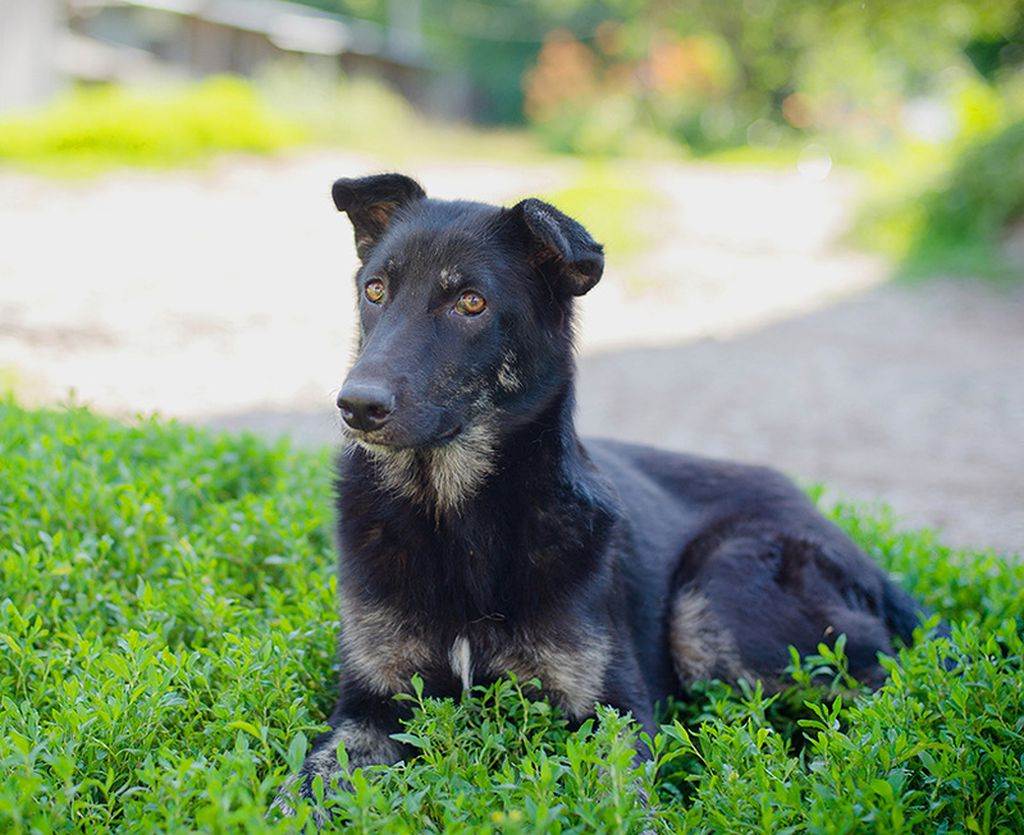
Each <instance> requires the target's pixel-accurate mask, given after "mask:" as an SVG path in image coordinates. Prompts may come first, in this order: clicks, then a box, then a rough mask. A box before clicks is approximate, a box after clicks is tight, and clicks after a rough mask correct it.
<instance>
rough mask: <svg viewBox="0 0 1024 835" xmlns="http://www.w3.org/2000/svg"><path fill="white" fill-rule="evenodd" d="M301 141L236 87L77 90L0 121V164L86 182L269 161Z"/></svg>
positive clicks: (217, 82) (293, 127) (236, 83)
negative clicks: (130, 168) (218, 158)
mask: <svg viewBox="0 0 1024 835" xmlns="http://www.w3.org/2000/svg"><path fill="white" fill-rule="evenodd" d="M303 138H304V133H303V131H302V129H301V128H300V127H299V126H298V124H297V123H296V122H293V121H290V120H288V119H285V118H283V117H282V116H280V115H279V114H278V113H276V112H274V111H273V110H272V109H271V108H269V107H268V106H267V105H266V104H265V103H264V102H263V101H262V100H261V98H260V96H259V95H258V94H257V93H256V92H255V91H254V89H253V88H252V86H251V85H250V84H248V83H247V82H245V81H242V80H241V79H236V78H226V77H218V78H211V79H208V80H206V81H203V82H200V83H198V84H192V85H188V86H181V87H173V88H165V89H156V90H141V91H138V90H128V89H125V88H121V87H113V86H105V87H95V88H78V89H75V90H73V91H72V92H70V93H68V94H66V95H64V96H63V97H61V98H60V99H58V100H57V101H56V102H54V103H53V104H50V105H48V106H47V107H45V108H44V109H42V110H41V111H38V112H34V113H27V114H21V115H17V116H12V117H8V118H4V119H2V120H0V162H2V161H8V162H14V163H17V164H20V165H25V166H30V167H33V168H38V169H44V170H46V171H51V172H57V173H71V174H78V173H83V174H84V173H92V172H94V171H97V170H102V169H104V168H108V167H110V166H117V165H134V166H152V167H165V166H171V165H180V164H182V163H191V162H195V161H198V160H203V159H206V158H208V157H210V156H211V155H213V154H216V153H220V152H224V151H244V152H248V153H269V152H271V151H276V150H278V149H280V148H283V147H287V146H288V145H291V144H294V143H296V142H299V141H301V140H302V139H303Z"/></svg>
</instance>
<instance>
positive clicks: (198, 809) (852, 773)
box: [0, 401, 1024, 833]
mask: <svg viewBox="0 0 1024 835" xmlns="http://www.w3.org/2000/svg"><path fill="white" fill-rule="evenodd" d="M328 463H329V461H328V457H327V455H326V454H308V453H299V452H295V451H293V450H291V449H289V448H288V447H286V446H283V445H279V446H267V445H265V444H263V443H261V442H258V441H256V440H254V439H251V438H244V437H243V438H237V437H234V438H232V437H223V436H214V435H210V434H207V433H204V432H201V431H198V430H195V429H190V428H186V427H182V426H178V425H174V424H166V423H161V422H157V421H151V420H143V421H140V422H138V423H137V424H136V425H133V426H124V425H121V424H118V423H114V422H112V421H109V420H106V419H102V418H99V417H96V416H94V415H92V414H90V413H88V412H87V411H84V410H80V409H67V410H56V411H28V410H25V409H22V408H20V407H18V406H17V405H15V404H14V403H13V402H10V401H7V402H0V831H3V832H15V833H20V832H52V831H57V832H90V833H93V832H104V831H109V830H118V831H126V832H142V831H164V832H179V831H202V832H240V831H246V832H262V831H291V830H293V829H294V827H295V825H296V822H295V821H292V822H287V821H285V822H281V821H268V820H267V819H266V818H265V817H264V815H265V811H266V808H267V806H268V803H269V800H270V798H271V797H272V796H273V794H274V792H275V790H276V788H277V787H278V785H279V784H280V783H281V782H282V781H283V779H284V778H285V776H286V774H287V773H288V771H289V769H290V768H294V767H295V766H297V765H298V763H299V762H300V760H301V758H302V754H303V751H304V750H305V746H306V740H308V739H310V738H311V737H312V736H313V735H314V734H315V733H317V732H318V731H319V730H320V729H321V728H322V727H323V726H322V724H321V722H322V719H323V717H324V715H325V712H326V711H327V710H328V709H329V706H330V700H331V692H330V691H331V682H332V680H334V679H335V678H336V676H337V675H338V671H337V670H336V669H335V668H334V666H333V658H334V633H335V629H336V626H337V622H336V614H335V581H334V578H333V575H332V570H331V568H332V562H333V557H332V549H331V544H330V536H329V526H330V511H329V500H328V497H329V493H330V488H329V482H328ZM834 515H835V517H836V518H837V519H838V520H839V522H840V523H841V524H842V525H843V526H844V527H846V528H847V529H848V530H849V531H850V532H851V534H852V535H853V536H854V537H855V538H856V539H857V540H858V541H859V542H860V543H861V544H862V545H863V546H864V547H865V548H867V549H868V551H870V553H872V554H873V555H874V556H875V557H877V558H878V559H879V560H880V561H881V562H882V563H883V564H884V565H885V566H886V567H887V568H889V569H890V570H892V571H893V572H895V573H896V575H897V576H898V577H899V578H900V579H901V581H902V582H903V583H904V584H906V585H907V586H908V587H909V588H911V589H912V590H913V591H914V592H915V593H916V594H918V595H919V596H920V597H921V598H922V599H923V600H925V601H926V602H927V603H929V604H930V605H932V606H934V607H935V608H936V609H937V610H938V611H940V612H941V613H942V614H943V615H945V616H947V617H948V618H949V619H950V620H951V621H953V622H954V624H955V628H954V640H955V644H956V649H955V650H953V649H950V648H949V647H948V646H946V645H944V644H942V643H935V642H932V643H924V644H921V645H918V646H915V647H914V648H912V649H909V650H905V651H903V652H902V653H901V655H900V659H899V665H898V666H896V665H893V667H892V678H891V680H890V682H889V683H888V684H887V685H886V686H885V687H884V688H883V689H882V690H881V691H879V692H878V693H876V694H874V695H867V694H863V693H862V692H860V690H859V688H858V687H857V686H856V684H855V683H854V682H851V681H849V680H848V678H847V677H845V676H844V675H843V659H842V654H841V653H838V654H831V653H829V652H822V655H821V656H820V657H815V658H809V659H803V661H802V663H801V664H800V665H797V666H795V667H794V684H793V687H792V688H790V689H788V690H786V691H785V692H783V693H782V694H781V695H780V696H778V697H775V698H766V697H764V696H763V695H762V694H760V693H758V692H756V691H755V692H750V691H746V692H740V693H737V692H733V691H731V690H729V689H728V688H726V687H724V686H723V685H719V684H710V685H708V686H706V687H704V688H702V689H701V690H700V692H698V693H696V694H694V696H693V697H692V698H691V699H689V700H688V701H687V702H686V703H685V704H680V705H677V706H676V707H675V709H674V710H673V711H672V712H670V713H669V714H667V715H666V716H665V723H666V724H665V725H664V731H663V733H662V734H661V735H659V737H658V738H657V739H656V740H655V741H653V745H654V749H655V755H656V764H657V769H655V768H653V767H651V768H647V769H642V770H640V771H639V772H635V771H634V770H633V769H632V767H631V765H630V760H631V748H630V736H631V735H632V733H633V732H634V731H633V729H632V727H631V726H630V725H629V724H628V723H627V722H626V721H625V720H624V719H622V718H621V717H618V716H616V715H614V714H611V713H602V714H601V716H600V718H599V720H598V721H597V722H594V723H592V724H589V725H588V726H587V727H586V728H585V729H584V730H583V731H581V732H579V733H569V732H567V731H566V729H565V726H564V723H563V722H562V720H561V719H560V717H559V716H558V714H557V713H556V712H555V711H554V710H553V709H551V708H550V707H549V706H548V705H546V704H544V703H543V702H532V701H530V700H528V699H527V698H525V696H524V692H525V688H524V686H523V685H520V684H517V683H515V682H511V681H503V682H500V683H499V684H498V685H496V686H494V687H493V688H492V689H491V690H489V691H486V692H480V693H477V694H476V695H475V696H474V697H473V698H470V699H465V700H463V701H461V702H458V703H456V702H452V701H430V700H424V701H422V704H421V706H420V709H419V710H418V711H417V712H416V714H415V718H414V719H413V721H412V723H411V724H410V726H409V727H408V728H407V733H408V734H410V738H411V739H413V740H415V742H416V744H417V745H418V747H419V748H420V749H421V755H420V756H419V757H417V758H416V759H415V760H413V761H412V762H409V763H407V764H406V765H404V766H400V767H395V768H390V769H381V768H375V769H367V770H365V771H362V772H357V773H356V774H355V775H353V778H352V782H353V785H354V791H353V793H351V794H347V795H343V796H341V797H339V798H337V799H336V800H334V801H332V802H333V806H334V809H335V812H336V821H337V822H339V824H344V825H348V826H350V827H352V828H354V829H355V830H357V831H368V832H369V831H374V832H376V831H392V832H423V831H441V830H445V829H448V830H452V831H466V832H470V831H472V832H538V831H543V832H591V831H626V830H629V831H634V832H636V831H640V830H641V829H643V828H645V827H647V828H651V829H653V830H654V831H672V830H680V829H683V828H692V829H695V830H698V831H732V832H736V831H799V832H850V831H865V830H870V831H879V832H890V831H893V832H895V831H904V830H909V829H916V830H919V831H927V832H932V831H975V832H996V831H1011V830H1014V829H1017V828H1018V827H1019V824H1020V821H1021V819H1022V815H1024V794H1022V792H1024V671H1022V669H1021V651H1022V645H1021V636H1020V632H1021V616H1022V614H1024V566H1022V565H1021V564H1020V563H1019V562H1015V561H1011V560H1006V559H1002V558H999V557H998V556H996V555H994V554H990V553H969V552H954V551H950V550H948V549H946V548H943V547H941V546H940V545H938V544H937V543H936V542H935V541H934V540H933V538H932V537H930V536H929V535H927V534H913V533H911V534H906V533H899V532H898V531H896V529H895V528H894V527H893V525H892V523H891V521H890V520H888V519H886V518H879V517H877V516H871V515H863V514H860V513H858V512H857V511H856V510H855V509H853V508H849V507H839V508H837V509H835V511H834ZM947 654H951V655H953V656H954V657H956V658H957V659H958V661H959V664H960V666H959V668H958V670H956V671H955V672H953V673H947V672H945V671H944V670H943V668H942V664H941V660H942V659H943V657H944V656H946V655H947ZM822 668H831V669H832V670H834V671H835V674H834V675H833V676H830V677H829V676H827V678H829V680H830V682H831V683H826V684H814V683H812V680H811V677H810V674H811V672H812V671H814V670H816V669H822ZM340 674H341V675H344V674H345V671H344V670H341V671H340ZM637 785H639V786H642V787H644V788H645V789H646V790H647V793H648V795H649V798H650V800H649V803H648V805H647V806H646V807H645V806H644V805H643V804H642V803H641V802H640V801H639V799H638V793H637V792H636V790H635V788H636V786H637ZM300 814H301V815H307V814H308V810H306V809H303V810H301V811H300ZM303 820H305V818H302V817H300V819H299V821H298V822H299V823H300V824H301V822H302V821H303Z"/></svg>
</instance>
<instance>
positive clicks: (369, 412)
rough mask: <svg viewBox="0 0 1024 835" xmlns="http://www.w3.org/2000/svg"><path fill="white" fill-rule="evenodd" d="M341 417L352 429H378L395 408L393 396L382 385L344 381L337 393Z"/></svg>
mask: <svg viewBox="0 0 1024 835" xmlns="http://www.w3.org/2000/svg"><path fill="white" fill-rule="evenodd" d="M338 408H339V409H341V417H342V419H343V420H344V421H345V423H347V424H348V425H349V426H351V427H352V428H353V429H361V430H362V431H364V432H372V431H373V430H374V429H380V428H381V427H382V426H383V425H384V424H385V423H387V422H388V418H389V417H391V413H392V412H393V411H394V409H395V396H394V395H393V394H392V393H391V392H389V391H388V390H387V389H386V388H384V387H383V386H377V385H373V384H371V383H345V385H344V386H342V388H341V392H340V393H339V394H338Z"/></svg>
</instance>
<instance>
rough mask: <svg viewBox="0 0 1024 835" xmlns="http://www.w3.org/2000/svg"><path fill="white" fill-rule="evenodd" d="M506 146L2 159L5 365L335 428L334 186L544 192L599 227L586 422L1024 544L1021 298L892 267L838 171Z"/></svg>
mask: <svg viewBox="0 0 1024 835" xmlns="http://www.w3.org/2000/svg"><path fill="white" fill-rule="evenodd" d="M475 150H477V151H478V150H479V148H476V149H475ZM497 159H502V156H501V154H496V155H495V157H494V159H490V160H488V159H486V158H485V157H483V156H481V155H480V154H479V153H474V154H470V155H466V156H463V155H459V154H450V155H444V154H440V153H437V152H435V151H430V152H428V153H421V154H418V155H414V156H411V157H405V156H402V157H400V158H399V160H398V161H395V159H394V155H391V154H385V155H384V156H383V157H382V156H376V157H374V156H370V155H369V154H355V153H351V152H339V151H298V150H297V151H292V152H289V153H287V154H286V155H284V156H282V157H276V158H269V159H255V158H251V157H230V158H221V159H220V160H218V161H216V162H214V163H212V164H211V165H209V166H207V167H205V168H202V169H183V170H177V171H165V172H160V171H155V172H138V171H120V172H117V171H115V172H109V173H107V174H104V175H101V176H100V177H98V178H96V179H90V180H81V181H70V182H69V181H62V180H51V179H42V178H38V177H35V176H32V175H29V174H23V173H13V172H10V171H8V172H6V173H3V174H0V192H2V193H3V200H2V201H0V228H3V229H4V236H5V245H4V246H3V247H2V248H0V367H2V368H3V373H4V376H5V378H6V381H7V383H8V385H10V386H12V387H13V388H14V389H15V391H16V392H17V393H18V395H19V397H20V398H21V399H23V400H25V401H28V402H40V401H42V402H52V401H60V400H63V399H66V398H68V396H69V393H72V392H73V397H74V398H75V399H76V400H77V401H78V402H84V403H88V404H91V405H93V406H95V407H96V408H97V409H99V410H101V411H105V412H109V413H112V414H117V415H131V414H134V413H136V412H151V411H156V412H159V413H161V414H164V415H169V416H175V417H180V418H184V419H187V420H191V421H199V422H203V423H209V424H213V425H218V426H225V427H229V428H232V429H252V430H255V431H257V432H260V433H264V434H268V435H280V434H287V435H291V436H293V437H295V438H296V439H297V440H298V441H300V442H302V443H307V444H318V443H332V442H335V441H336V440H337V437H338V434H337V417H336V412H335V409H334V407H333V400H334V393H335V392H336V390H337V388H338V386H339V385H340V382H341V380H342V378H343V376H344V372H345V368H346V365H347V362H348V360H349V356H350V348H351V345H352V342H353V300H352V289H351V284H350V276H351V274H352V272H353V271H354V269H355V266H356V265H355V255H354V251H353V247H352V235H351V229H350V227H349V225H348V223H347V221H346V219H345V218H344V217H343V216H340V215H338V213H337V212H336V211H335V210H334V208H333V205H332V204H331V202H330V198H329V186H330V183H331V182H332V181H333V179H334V178H336V177H338V176H342V175H355V174H360V173H364V172H369V171H376V170H382V169H389V168H394V167H400V168H401V169H402V170H404V171H406V172H407V173H410V174H412V175H414V176H416V177H417V178H418V179H419V180H420V181H421V182H422V183H423V184H424V185H425V187H426V188H427V191H428V193H430V194H431V195H434V196H437V197H446V198H463V197H468V198H473V199H480V200H488V201H494V202H502V203H506V204H507V203H510V202H513V201H515V200H517V199H519V198H520V197H523V196H526V195H531V194H533V195H541V196H544V197H546V198H548V199H551V200H553V201H555V202H557V203H558V204H559V205H561V206H562V207H563V208H564V209H565V210H566V211H568V212H570V213H572V214H574V215H575V216H577V217H579V218H580V219H581V220H583V221H584V222H585V223H586V224H587V225H588V226H589V227H590V228H591V230H592V231H593V232H594V233H595V235H596V236H597V237H599V238H600V239H602V240H604V241H605V243H606V244H607V248H608V269H607V272H606V276H605V278H604V280H603V281H602V283H601V284H600V285H599V286H598V288H597V289H596V290H595V291H594V292H592V293H591V294H590V295H589V296H588V297H587V298H586V299H585V300H584V301H583V303H582V315H581V323H580V345H581V354H582V360H581V373H582V384H581V413H580V420H581V423H582V426H583V428H584V429H585V431H587V432H589V433H595V434H605V435H615V436H619V437H624V438H630V439H634V440H642V441H648V442H652V443H659V444H663V445H669V446H673V447H677V448H681V449H689V450H693V451H698V452H704V453H707V454H714V455H720V456H729V457H736V458H743V459H748V460H758V461H764V462H768V463H772V464H775V465H776V466H780V467H783V468H785V469H787V470H788V471H790V472H792V473H793V474H794V475H796V476H798V477H800V478H802V479H803V480H805V481H810V480H821V481H825V482H827V483H828V484H829V485H830V486H831V487H832V488H833V489H835V490H836V491H838V492H840V493H843V494H845V495H848V496H852V497H855V498H859V499H864V500H876V499H880V500H886V501H889V502H890V503H891V504H893V505H894V507H895V509H896V511H897V513H902V514H904V515H905V516H907V518H908V520H909V521H910V522H913V523H917V524H927V525H931V526H938V527H940V528H942V529H944V531H945V534H946V537H947V539H949V540H950V541H952V542H960V543H965V544H966V543H970V544H972V545H975V546H978V545H981V546H986V545H988V546H993V547H998V548H1001V549H1005V550H1019V549H1020V547H1021V543H1022V542H1024V510H1022V508H1024V502H1022V501H1021V498H1022V497H1021V496H1020V492H1019V491H1020V485H1019V478H1018V474H1019V472H1020V471H1021V470H1022V468H1024V451H1022V450H1024V445H1022V444H1020V443H1019V436H1018V435H1016V431H1015V429H1014V426H1015V425H1017V426H1019V425H1020V423H1019V421H1020V420H1021V419H1024V384H1022V382H1021V380H1020V379H1019V376H1020V375H1019V374H1018V373H1017V371H1016V369H1015V362H1014V360H1013V359H1012V358H1013V357H1015V356H1022V355H1024V334H1022V333H1021V329H1020V328H1019V326H1016V327H1015V326H1014V323H1015V322H1016V323H1019V321H1021V319H1020V315H1021V314H1022V313H1024V300H1022V297H1021V294H1020V293H1019V292H1016V291H1001V290H993V289H991V288H989V287H985V286H974V285H973V284H970V283H966V284H960V285H955V286H954V285H949V286H943V285H931V286H930V289H929V290H927V291H926V292H922V291H915V290H913V289H907V288H902V287H896V288H894V287H882V286H880V285H881V284H882V282H883V281H884V280H885V279H886V277H887V276H888V274H889V270H890V265H889V264H887V263H886V262H885V261H884V260H882V259H880V258H879V257H877V256H869V255H865V254H863V253H861V252H856V251H853V250H851V249H849V248H848V247H846V246H845V245H843V244H842V243H841V239H842V236H843V233H844V232H845V230H846V229H847V228H848V227H849V225H850V223H851V216H852V213H853V211H854V209H855V206H856V205H857V197H858V189H859V187H860V181H859V179H858V177H857V176H856V175H853V174H851V173H848V172H846V171H844V170H841V169H831V170H830V168H829V167H828V166H822V165H820V164H816V165H814V164H812V165H807V164H806V163H805V164H799V161H794V163H793V164H791V165H774V166H771V167H751V166H747V165H732V164H729V165H725V164H710V163H696V162H683V161H678V162H673V161H671V160H657V161H648V162H630V161H624V160H619V161H606V162H601V163H584V162H581V161H578V160H574V159H571V158H567V157H555V156H547V155H543V154H535V155H532V156H530V155H524V156H522V157H520V158H516V159H515V160H514V161H511V162H497V161H495V160H497ZM872 288H874V289H872ZM709 340H710V341H709ZM1015 422H1016V423H1015Z"/></svg>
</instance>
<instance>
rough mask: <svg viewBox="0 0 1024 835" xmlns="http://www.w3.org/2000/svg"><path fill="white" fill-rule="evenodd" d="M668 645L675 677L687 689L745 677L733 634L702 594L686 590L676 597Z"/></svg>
mask: <svg viewBox="0 0 1024 835" xmlns="http://www.w3.org/2000/svg"><path fill="white" fill-rule="evenodd" d="M669 645H670V649H671V652H672V663H673V664H674V666H675V670H676V675H678V676H679V680H680V682H681V683H682V685H683V686H684V687H689V686H691V685H692V684H693V683H694V682H696V681H701V680H703V679H709V678H714V677H715V676H723V675H724V676H725V677H726V678H727V679H729V680H735V679H737V678H742V677H744V675H745V674H744V670H743V667H742V665H741V663H740V660H739V653H738V652H737V649H736V643H735V641H734V640H733V637H732V635H731V634H730V633H729V632H728V631H727V630H726V629H725V627H723V626H722V625H721V623H720V622H719V620H718V618H717V617H716V616H715V613H714V612H713V611H711V605H710V604H709V603H708V599H707V598H706V597H705V596H704V595H703V594H701V593H700V592H699V591H696V590H692V589H690V590H683V591H681V592H679V594H678V595H677V596H676V599H675V602H674V603H673V605H672V615H671V621H670V624H669Z"/></svg>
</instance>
